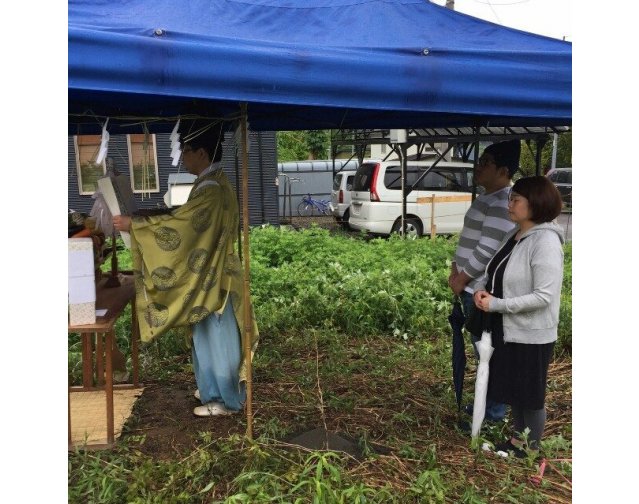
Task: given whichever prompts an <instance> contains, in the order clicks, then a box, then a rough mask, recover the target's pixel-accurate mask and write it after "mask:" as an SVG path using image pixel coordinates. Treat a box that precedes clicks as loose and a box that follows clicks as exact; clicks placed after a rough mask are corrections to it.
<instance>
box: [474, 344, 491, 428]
mask: <svg viewBox="0 0 639 504" xmlns="http://www.w3.org/2000/svg"><path fill="white" fill-rule="evenodd" d="M476 347H477V352H478V353H479V365H478V366H477V378H476V379H475V400H474V403H473V425H472V427H471V435H472V437H477V436H478V435H479V430H480V429H481V424H482V422H483V421H484V416H485V414H486V392H487V391H488V373H489V371H488V362H489V361H490V357H491V356H492V354H493V351H494V350H495V349H494V348H493V345H492V336H491V334H490V332H489V331H484V332H483V333H482V335H481V340H480V341H478V342H477V344H476Z"/></svg>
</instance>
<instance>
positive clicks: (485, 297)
mask: <svg viewBox="0 0 639 504" xmlns="http://www.w3.org/2000/svg"><path fill="white" fill-rule="evenodd" d="M492 298H493V296H491V295H490V293H489V292H488V291H485V290H480V291H477V292H475V294H473V300H474V301H475V306H476V307H477V308H478V309H479V310H482V311H485V312H487V311H488V308H490V300H491V299H492Z"/></svg>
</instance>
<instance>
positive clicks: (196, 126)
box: [181, 122, 224, 162]
mask: <svg viewBox="0 0 639 504" xmlns="http://www.w3.org/2000/svg"><path fill="white" fill-rule="evenodd" d="M204 128H206V129H204ZM200 131H201V132H200ZM192 135H193V138H191V136H192ZM181 137H182V148H184V146H185V145H190V146H191V148H192V149H193V150H198V149H200V148H201V149H204V150H205V151H206V152H207V153H208V155H209V159H210V160H211V161H213V162H218V161H220V160H221V159H222V142H223V141H224V131H223V123H220V124H213V125H210V124H204V123H201V122H200V123H197V122H194V123H193V124H192V125H191V126H190V128H189V132H188V133H185V132H181ZM185 137H186V139H185Z"/></svg>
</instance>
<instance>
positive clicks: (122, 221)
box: [113, 215, 131, 231]
mask: <svg viewBox="0 0 639 504" xmlns="http://www.w3.org/2000/svg"><path fill="white" fill-rule="evenodd" d="M113 227H114V228H115V229H116V230H117V231H129V230H130V229H131V217H129V216H128V215H114V216H113Z"/></svg>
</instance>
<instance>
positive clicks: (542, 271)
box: [474, 176, 564, 457]
mask: <svg viewBox="0 0 639 504" xmlns="http://www.w3.org/2000/svg"><path fill="white" fill-rule="evenodd" d="M560 212H561V195H560V194H559V191H558V190H557V188H556V187H555V186H554V185H553V184H552V183H551V182H550V181H549V180H548V179H547V178H546V177H543V176H537V177H526V178H522V179H519V180H518V181H517V182H515V184H514V185H513V187H512V189H511V194H510V198H509V203H508V213H509V215H510V218H511V219H512V220H513V222H515V223H516V224H517V226H516V227H515V229H513V230H512V231H511V232H509V233H508V234H507V235H506V237H505V238H504V240H503V241H502V244H501V245H500V248H499V250H498V251H497V253H496V254H495V256H494V257H493V258H492V259H491V261H490V262H489V263H488V266H487V267H486V273H485V274H484V276H483V277H482V279H481V280H480V282H479V285H478V286H477V288H476V289H475V294H474V301H475V305H476V306H477V308H479V309H480V310H483V311H484V312H490V313H491V316H490V328H491V330H492V343H493V347H494V348H495V351H494V352H493V355H492V357H491V360H490V373H489V379H488V398H489V399H491V400H493V401H497V402H502V403H505V404H510V405H511V410H512V417H513V423H514V430H515V434H514V435H513V436H512V437H511V438H510V440H508V441H507V442H505V443H501V444H498V445H497V446H496V449H497V450H498V451H502V452H513V453H514V454H515V455H516V456H518V457H524V456H525V454H526V453H525V451H524V449H523V448H524V443H523V440H522V439H521V438H522V436H521V435H522V433H523V432H524V431H525V429H526V428H528V429H530V432H529V434H528V447H529V448H530V449H533V450H537V449H538V448H539V442H540V440H541V436H542V434H543V430H544V425H545V423H546V409H545V406H544V402H545V396H546V377H547V374H548V365H549V363H550V360H551V358H552V353H553V348H554V345H555V341H557V326H558V325H559V299H560V294H561V285H562V280H563V265H564V254H563V242H564V238H563V233H562V230H561V228H560V227H559V226H558V225H557V224H555V223H554V222H552V221H553V220H554V219H555V218H556V217H557V216H558V215H559V213H560Z"/></svg>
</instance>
